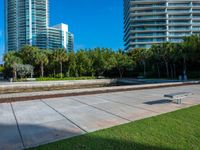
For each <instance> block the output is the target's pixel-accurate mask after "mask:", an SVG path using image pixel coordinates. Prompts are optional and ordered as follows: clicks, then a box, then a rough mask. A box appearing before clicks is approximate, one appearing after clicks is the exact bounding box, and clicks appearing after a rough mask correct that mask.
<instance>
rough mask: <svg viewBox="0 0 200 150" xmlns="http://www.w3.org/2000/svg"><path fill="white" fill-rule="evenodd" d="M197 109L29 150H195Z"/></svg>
mask: <svg viewBox="0 0 200 150" xmlns="http://www.w3.org/2000/svg"><path fill="white" fill-rule="evenodd" d="M199 112H200V106H194V107H191V108H187V109H183V110H179V111H176V112H172V113H168V114H164V115H160V116H157V117H152V118H149V119H144V120H140V121H136V122H132V123H129V124H125V125H121V126H117V127H113V128H110V129H105V130H102V131H97V132H94V133H89V134H86V135H82V136H79V137H74V138H71V139H67V140H63V141H59V142H55V143H52V144H47V145H44V146H40V147H38V148H33V150H64V149H65V150H67V149H69V150H125V149H126V150H151V149H152V150H199V149H200V126H199V124H200V113H199Z"/></svg>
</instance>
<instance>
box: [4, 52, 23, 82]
mask: <svg viewBox="0 0 200 150" xmlns="http://www.w3.org/2000/svg"><path fill="white" fill-rule="evenodd" d="M4 62H5V66H6V67H10V68H12V69H13V71H12V72H13V78H14V79H16V78H17V68H16V67H17V64H21V63H22V60H21V58H20V57H18V56H17V55H16V52H14V51H10V52H8V53H6V54H5V55H4Z"/></svg>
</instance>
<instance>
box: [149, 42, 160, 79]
mask: <svg viewBox="0 0 200 150" xmlns="http://www.w3.org/2000/svg"><path fill="white" fill-rule="evenodd" d="M151 52H152V58H153V60H155V62H156V67H157V73H158V78H160V77H161V76H160V63H161V54H160V45H158V44H154V45H152V46H151Z"/></svg>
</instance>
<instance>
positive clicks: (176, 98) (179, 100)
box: [164, 92, 193, 104]
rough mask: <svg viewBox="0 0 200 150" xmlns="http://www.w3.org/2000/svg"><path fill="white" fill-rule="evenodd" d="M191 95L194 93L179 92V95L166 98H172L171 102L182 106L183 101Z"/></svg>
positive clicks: (170, 95) (175, 94) (173, 94)
mask: <svg viewBox="0 0 200 150" xmlns="http://www.w3.org/2000/svg"><path fill="white" fill-rule="evenodd" d="M190 95H193V93H190V92H179V93H171V94H166V95H164V97H166V98H170V99H171V100H173V101H176V102H177V104H181V103H182V100H183V99H184V98H186V97H188V96H190Z"/></svg>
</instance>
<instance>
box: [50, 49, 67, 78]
mask: <svg viewBox="0 0 200 150" xmlns="http://www.w3.org/2000/svg"><path fill="white" fill-rule="evenodd" d="M53 59H54V61H55V62H57V63H59V64H60V77H61V78H62V73H63V62H66V61H67V59H68V58H67V51H66V50H65V49H64V48H58V49H56V50H55V51H54V52H53Z"/></svg>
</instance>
